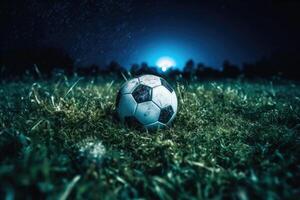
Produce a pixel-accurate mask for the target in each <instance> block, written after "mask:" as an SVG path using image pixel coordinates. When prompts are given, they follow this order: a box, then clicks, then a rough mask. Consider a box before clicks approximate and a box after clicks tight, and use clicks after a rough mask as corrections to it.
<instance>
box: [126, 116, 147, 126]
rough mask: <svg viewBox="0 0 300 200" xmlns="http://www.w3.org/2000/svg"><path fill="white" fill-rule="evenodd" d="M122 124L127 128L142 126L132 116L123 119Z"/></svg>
mask: <svg viewBox="0 0 300 200" xmlns="http://www.w3.org/2000/svg"><path fill="white" fill-rule="evenodd" d="M124 122H125V124H126V125H127V126H128V127H131V128H140V127H142V126H143V125H142V124H141V123H140V122H139V121H138V120H137V119H136V118H135V117H134V116H127V117H125V118H124Z"/></svg>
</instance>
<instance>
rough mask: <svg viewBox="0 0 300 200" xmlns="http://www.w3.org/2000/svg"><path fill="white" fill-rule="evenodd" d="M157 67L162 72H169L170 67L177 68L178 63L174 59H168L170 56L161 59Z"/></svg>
mask: <svg viewBox="0 0 300 200" xmlns="http://www.w3.org/2000/svg"><path fill="white" fill-rule="evenodd" d="M156 65H157V66H158V67H159V68H161V70H162V71H163V72H165V71H167V69H169V68H170V67H175V66H176V62H175V61H174V60H173V58H171V57H168V56H164V57H160V58H159V59H158V60H157V62H156Z"/></svg>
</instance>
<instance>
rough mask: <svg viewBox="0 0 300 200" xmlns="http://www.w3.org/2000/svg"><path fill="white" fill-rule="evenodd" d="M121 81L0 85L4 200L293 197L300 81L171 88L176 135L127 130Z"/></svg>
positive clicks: (299, 164)
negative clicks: (121, 115)
mask: <svg viewBox="0 0 300 200" xmlns="http://www.w3.org/2000/svg"><path fill="white" fill-rule="evenodd" d="M119 86H120V83H119V82H114V81H98V82H93V81H88V80H78V81H77V80H67V79H60V80H59V81H47V82H45V81H41V82H36V83H28V82H27V83H22V82H15V83H5V84H4V83H3V84H1V85H0V97H1V98H0V199H3V198H7V199H12V198H18V199H29V198H50V199H52V198H55V199H66V198H69V199H100V198H101V199H115V198H122V199H125V198H155V199H157V198H160V199H172V198H180V199H192V198H195V199H207V198H209V199H210V198H235V199H243V200H246V199H249V198H252V199H281V198H288V199H296V198H297V196H298V197H299V196H300V187H299V186H300V147H299V144H300V135H299V131H300V85H299V84H296V83H281V84H272V82H270V81H266V82H259V83H253V82H252V83H250V82H244V81H220V82H208V81H207V82H202V83H190V84H180V83H177V84H173V86H174V88H176V92H177V96H178V98H179V113H178V115H177V118H176V120H175V123H174V126H173V127H172V128H171V129H169V130H160V131H158V132H154V133H146V132H140V131H137V130H131V129H127V128H124V127H123V126H122V125H120V124H119V123H118V121H117V120H116V119H115V117H114V101H115V96H116V92H117V89H118V87H119Z"/></svg>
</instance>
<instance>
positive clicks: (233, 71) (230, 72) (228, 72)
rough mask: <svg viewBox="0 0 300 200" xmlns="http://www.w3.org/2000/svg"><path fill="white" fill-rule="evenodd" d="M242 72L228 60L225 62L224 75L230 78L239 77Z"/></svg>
mask: <svg viewBox="0 0 300 200" xmlns="http://www.w3.org/2000/svg"><path fill="white" fill-rule="evenodd" d="M240 74H241V71H240V69H239V68H238V67H237V66H236V65H233V64H231V63H230V62H229V61H228V60H224V62H223V75H224V76H225V77H228V78H237V77H238V76H239V75H240Z"/></svg>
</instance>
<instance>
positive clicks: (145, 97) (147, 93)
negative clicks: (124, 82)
mask: <svg viewBox="0 0 300 200" xmlns="http://www.w3.org/2000/svg"><path fill="white" fill-rule="evenodd" d="M151 93H152V89H151V87H149V86H146V85H139V86H137V88H135V89H134V91H133V92H132V96H133V98H134V99H135V101H136V102H137V103H142V102H146V101H151Z"/></svg>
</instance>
